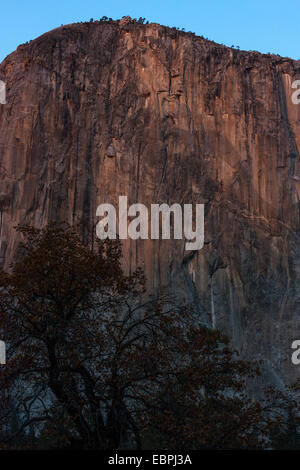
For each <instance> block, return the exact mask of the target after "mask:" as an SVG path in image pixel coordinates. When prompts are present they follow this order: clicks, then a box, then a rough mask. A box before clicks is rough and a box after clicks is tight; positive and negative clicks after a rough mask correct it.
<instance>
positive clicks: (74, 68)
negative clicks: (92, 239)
mask: <svg viewBox="0 0 300 470" xmlns="http://www.w3.org/2000/svg"><path fill="white" fill-rule="evenodd" d="M299 77H300V62H299V61H298V62H296V61H292V60H289V59H283V58H280V57H279V56H267V55H261V54H258V53H256V52H242V51H241V52H240V51H236V50H231V49H228V48H226V47H223V46H220V45H217V44H215V43H213V42H210V41H207V40H204V39H202V38H198V37H196V36H193V35H191V34H185V33H181V32H177V31H175V30H172V29H169V28H165V27H162V26H159V25H156V24H150V25H147V26H143V25H137V24H126V21H123V22H122V23H118V22H114V23H106V24H100V23H89V24H75V25H70V26H66V27H62V28H58V29H56V30H54V31H51V32H50V33H47V34H45V35H43V36H42V37H40V38H38V39H36V40H35V41H33V42H31V43H30V44H29V45H24V46H20V47H19V48H18V49H17V51H16V52H14V53H13V54H11V55H10V56H8V57H7V58H6V59H5V61H4V62H3V63H2V64H1V66H0V79H2V80H3V81H5V83H6V85H7V98H6V101H7V104H6V105H1V106H0V202H1V219H0V220H1V244H0V248H1V253H0V254H1V263H2V265H4V266H5V268H6V269H7V268H8V267H9V264H10V263H11V261H12V260H13V256H14V253H15V252H16V248H17V244H18V242H19V239H18V237H17V235H16V232H15V230H14V228H13V227H14V226H15V225H16V224H18V223H30V224H34V225H35V226H38V227H40V226H43V225H44V224H46V223H47V222H48V221H50V220H67V221H68V222H70V223H72V224H73V223H76V222H78V221H79V220H83V221H84V224H85V226H86V227H89V228H91V227H92V228H93V229H94V227H95V224H96V223H97V222H98V219H97V218H96V208H97V206H98V205H99V204H100V203H103V202H110V203H113V204H115V205H116V206H117V204H118V197H119V195H127V196H128V202H129V204H132V203H135V202H141V203H144V204H145V205H146V206H148V207H150V204H152V203H168V204H171V203H174V202H177V203H180V204H184V203H193V204H196V203H204V204H205V245H204V248H203V249H202V250H200V251H197V252H192V253H191V252H185V251H184V240H182V241H181V240H175V241H174V240H153V241H152V240H142V241H141V240H140V241H138V242H134V241H131V240H128V241H124V254H125V264H126V267H127V269H128V270H129V271H130V270H133V269H134V268H135V267H136V266H143V267H144V268H145V272H146V275H147V279H148V288H149V291H151V292H157V291H158V290H159V289H160V288H161V287H162V286H168V287H169V289H171V291H172V292H174V293H176V294H177V295H178V296H179V297H180V298H181V299H182V300H184V301H188V302H190V301H195V303H196V305H197V308H198V311H199V315H201V316H202V318H203V319H204V320H205V321H207V322H208V323H209V324H212V323H214V324H215V325H216V326H217V327H218V328H220V329H221V330H222V331H224V332H226V333H228V334H229V335H230V337H231V338H232V342H233V344H234V346H235V347H237V348H238V349H239V350H240V351H241V352H242V354H243V356H244V357H246V358H251V359H253V358H259V359H263V361H264V367H265V378H266V380H268V381H270V382H272V383H275V384H277V385H280V384H281V383H288V382H291V381H293V380H295V379H296V378H297V377H298V376H299V375H300V367H298V368H297V366H293V365H292V364H291V359H290V357H291V344H292V341H293V340H295V339H300V320H299V312H300V219H299V204H298V201H299V195H300V183H299V182H298V180H297V177H299V178H300V158H299V152H300V106H299V105H298V106H297V105H294V104H293V103H292V100H291V95H292V92H293V91H294V90H292V88H291V84H292V82H293V81H294V80H295V79H297V78H299Z"/></svg>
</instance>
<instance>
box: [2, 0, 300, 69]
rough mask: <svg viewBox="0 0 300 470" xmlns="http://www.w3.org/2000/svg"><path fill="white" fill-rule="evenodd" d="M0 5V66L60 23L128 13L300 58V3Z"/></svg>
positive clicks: (16, 1) (115, 0) (98, 0)
mask: <svg viewBox="0 0 300 470" xmlns="http://www.w3.org/2000/svg"><path fill="white" fill-rule="evenodd" d="M3 3H4V2H2V3H1V7H0V8H1V10H0V11H1V16H0V17H1V23H0V25H1V26H0V62H1V61H2V60H3V59H4V58H5V57H6V56H7V55H8V54H10V53H11V52H13V51H14V50H15V49H16V48H17V46H18V45H19V44H21V43H24V42H26V41H29V40H30V39H34V38H36V37H38V36H40V35H41V34H43V33H45V32H46V31H49V30H51V29H53V28H56V27H58V26H60V25H61V24H68V23H74V22H79V21H88V20H89V19H90V18H94V19H99V18H101V17H102V16H104V15H105V16H108V17H111V18H113V19H117V18H121V17H122V16H125V15H130V16H132V17H134V18H136V17H140V16H142V17H144V18H146V19H147V20H148V21H150V22H157V23H161V24H164V25H167V26H177V27H180V28H185V29H186V31H193V32H195V33H196V34H198V35H203V36H205V37H208V38H209V39H212V40H214V41H216V42H219V43H223V44H225V45H227V46H231V45H232V44H234V45H237V46H240V48H241V49H245V50H258V51H260V52H265V53H267V52H271V53H275V54H280V55H282V56H288V57H292V58H293V59H300V40H299V18H300V0H292V1H290V2H286V1H285V2H284V1H283V0H273V1H271V0H249V1H245V0H185V1H176V0H175V1H170V0H165V1H164V0H160V1H158V0H154V1H151V0H149V1H142V0H106V1H103V0H83V1H82V0H51V1H47V0H46V1H43V0H42V1H41V0H27V1H26V0H25V1H24V0H8V1H6V2H5V3H4V4H3Z"/></svg>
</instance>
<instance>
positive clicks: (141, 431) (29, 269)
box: [0, 224, 272, 449]
mask: <svg viewBox="0 0 300 470" xmlns="http://www.w3.org/2000/svg"><path fill="white" fill-rule="evenodd" d="M18 230H19V231H20V232H21V234H22V235H23V236H24V243H23V245H22V247H21V250H20V253H19V257H18V260H17V262H16V263H15V265H14V267H13V269H12V271H11V273H5V272H3V271H2V272H1V276H0V325H1V327H0V333H1V338H3V339H4V340H5V341H6V343H7V365H6V366H5V367H2V368H1V369H0V394H1V397H0V398H1V409H0V441H1V446H2V447H3V448H5V447H7V446H8V447H11V448H12V447H13V448H16V447H17V448H28V447H30V448H57V447H63V448H84V449H119V448H124V447H127V448H142V447H149V446H150V447H151V446H154V447H155V448H158V447H161V448H164V449H166V448H169V449H183V448H184V449H201V448H260V447H263V446H264V445H265V443H266V442H267V440H268V436H269V432H270V426H271V424H272V422H271V421H270V420H268V419H266V417H265V416H264V413H263V408H262V407H261V405H259V403H257V402H253V401H252V400H250V399H249V398H248V397H247V394H246V392H245V379H247V378H248V377H253V376H254V375H256V374H257V373H258V370H257V367H256V366H252V365H250V364H248V363H246V362H244V361H241V360H239V359H238V358H237V356H236V354H235V353H234V352H232V351H231V350H230V348H229V346H228V341H227V339H226V338H224V337H223V336H222V335H221V334H220V333H219V332H217V331H210V330H208V329H207V328H205V327H203V326H202V325H201V324H200V323H199V322H198V319H197V318H196V317H195V315H194V314H193V311H192V310H191V309H190V308H187V307H185V308H180V307H176V306H174V305H172V302H171V301H170V300H169V299H167V298H159V299H151V298H150V299H149V298H148V297H145V290H144V277H143V273H142V272H141V270H139V269H138V270H137V271H136V272H134V273H133V274H132V275H130V276H127V275H125V274H124V272H123V270H122V266H121V261H122V260H121V247H120V244H119V242H118V241H109V240H108V241H106V242H101V244H99V245H98V248H97V249H94V250H91V249H90V248H89V247H88V246H85V245H83V244H82V243H81V241H80V238H79V237H78V235H77V234H76V233H75V231H74V230H73V229H72V228H71V227H69V226H68V225H59V226H57V225H53V224H51V225H49V226H48V227H46V228H45V229H43V230H36V229H34V228H32V227H19V228H18ZM12 424H13V425H12Z"/></svg>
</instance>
